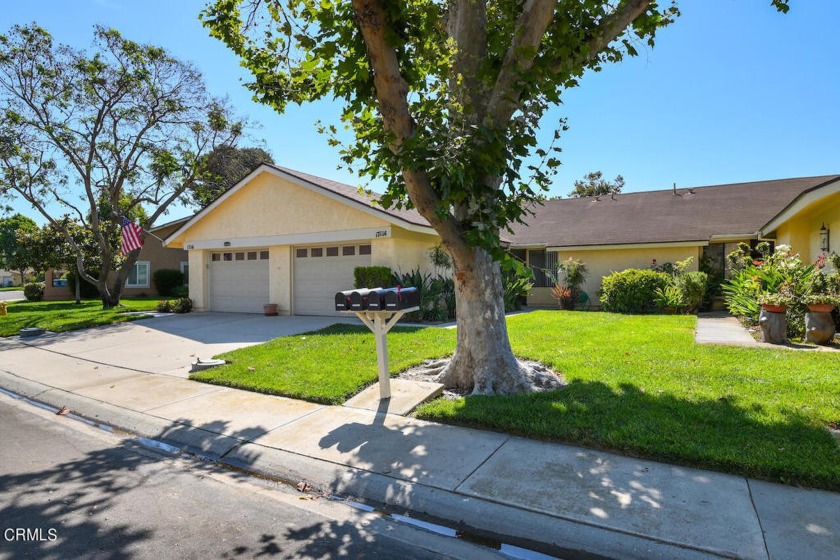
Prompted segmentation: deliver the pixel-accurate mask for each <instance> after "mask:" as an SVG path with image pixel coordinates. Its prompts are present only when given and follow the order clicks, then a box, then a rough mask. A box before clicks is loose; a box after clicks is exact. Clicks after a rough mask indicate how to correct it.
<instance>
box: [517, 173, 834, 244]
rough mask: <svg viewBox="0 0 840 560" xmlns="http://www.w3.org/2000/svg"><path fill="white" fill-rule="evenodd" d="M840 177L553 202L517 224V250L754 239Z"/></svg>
mask: <svg viewBox="0 0 840 560" xmlns="http://www.w3.org/2000/svg"><path fill="white" fill-rule="evenodd" d="M837 179H840V175H825V176H820V177H804V178H798V179H781V180H776V181H758V182H754V183H736V184H731V185H716V186H710V187H695V188H692V190H693V191H694V194H690V193H689V189H688V188H687V187H686V188H678V189H677V193H678V194H677V196H674V194H673V190H662V191H649V192H639V193H628V194H620V195H616V197H615V199H612V198H610V197H609V196H605V197H601V199H600V200H599V201H596V200H595V198H593V197H587V198H568V199H561V200H549V201H546V202H545V204H544V205H542V206H538V207H536V208H535V210H534V211H535V215H534V216H529V217H527V218H526V222H527V223H528V225H523V224H514V225H513V226H512V229H513V234H509V237H510V238H511V239H512V241H513V244H514V246H516V245H520V246H522V245H546V246H548V247H571V246H586V245H623V244H629V243H668V242H680V241H708V240H709V239H710V238H711V237H712V236H713V235H730V234H731V235H744V236H745V237H748V236H752V235H754V234H755V233H756V232H757V231H758V230H759V229H760V228H761V227H762V226H764V225H765V224H767V223H768V222H769V221H770V220H772V219H773V218H774V217H776V216H777V215H778V214H779V213H780V212H782V210H784V209H785V208H786V207H787V206H788V205H789V204H791V203H792V202H793V201H794V200H795V199H796V198H797V197H799V196H800V195H801V194H803V193H805V192H807V191H809V190H812V189H815V188H817V187H820V186H823V185H825V184H827V183H830V182H832V181H835V180H837Z"/></svg>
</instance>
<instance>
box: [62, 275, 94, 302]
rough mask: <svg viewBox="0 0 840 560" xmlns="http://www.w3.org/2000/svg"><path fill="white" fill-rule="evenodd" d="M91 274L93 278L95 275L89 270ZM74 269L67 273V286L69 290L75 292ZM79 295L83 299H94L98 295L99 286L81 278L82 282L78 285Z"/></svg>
mask: <svg viewBox="0 0 840 560" xmlns="http://www.w3.org/2000/svg"><path fill="white" fill-rule="evenodd" d="M88 274H90V275H91V276H93V277H94V278H95V277H96V276H97V275H96V274H94V273H91V272H89V273H88ZM76 276H77V274H76V271H75V270H72V271H70V272H68V273H67V287H68V288H70V291H71V292H72V293H73V294H75V293H76ZM79 295H80V296H81V297H82V298H83V299H94V298H98V297H99V288H97V287H96V286H94V285H93V284H91V283H90V282H88V281H87V280H85V279H84V278H82V283H81V285H80V286H79Z"/></svg>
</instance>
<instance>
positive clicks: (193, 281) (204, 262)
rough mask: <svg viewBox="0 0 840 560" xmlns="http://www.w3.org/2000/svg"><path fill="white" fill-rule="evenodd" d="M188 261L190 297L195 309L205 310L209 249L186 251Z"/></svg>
mask: <svg viewBox="0 0 840 560" xmlns="http://www.w3.org/2000/svg"><path fill="white" fill-rule="evenodd" d="M187 253H189V263H190V280H189V282H190V299H192V300H193V309H194V310H195V311H206V310H207V266H208V264H209V259H210V251H187Z"/></svg>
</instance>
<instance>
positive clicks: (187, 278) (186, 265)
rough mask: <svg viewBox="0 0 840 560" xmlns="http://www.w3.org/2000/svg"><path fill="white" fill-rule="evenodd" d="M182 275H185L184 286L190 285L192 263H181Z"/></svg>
mask: <svg viewBox="0 0 840 560" xmlns="http://www.w3.org/2000/svg"><path fill="white" fill-rule="evenodd" d="M181 274H183V275H184V286H189V285H190V263H189V262H187V261H181Z"/></svg>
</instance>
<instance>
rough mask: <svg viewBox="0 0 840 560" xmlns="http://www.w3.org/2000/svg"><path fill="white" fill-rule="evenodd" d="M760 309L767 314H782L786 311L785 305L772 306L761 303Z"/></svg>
mask: <svg viewBox="0 0 840 560" xmlns="http://www.w3.org/2000/svg"><path fill="white" fill-rule="evenodd" d="M761 308H762V309H763V310H764V311H767V312H768V313H784V312H786V311H787V305H772V304H770V303H762V304H761Z"/></svg>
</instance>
